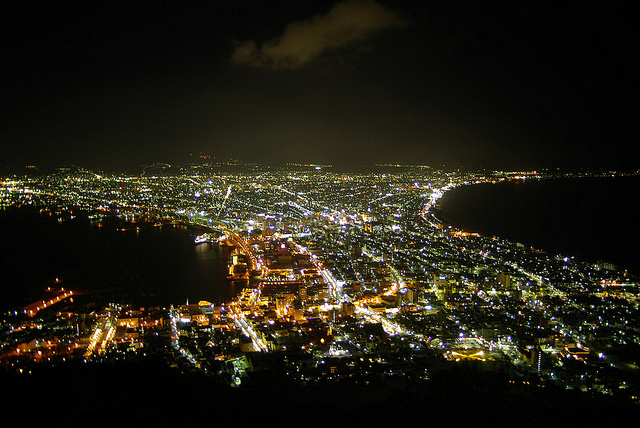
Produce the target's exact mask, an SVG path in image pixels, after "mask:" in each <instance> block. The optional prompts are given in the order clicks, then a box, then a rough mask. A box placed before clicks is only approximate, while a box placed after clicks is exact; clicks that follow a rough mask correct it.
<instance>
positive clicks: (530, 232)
mask: <svg viewBox="0 0 640 428" xmlns="http://www.w3.org/2000/svg"><path fill="white" fill-rule="evenodd" d="M614 179H622V180H640V176H637V175H635V174H634V175H622V176H620V175H618V176H587V177H535V178H527V179H526V180H522V179H510V180H502V181H500V182H495V183H492V182H491V181H484V182H474V183H468V184H467V183H465V184H461V185H458V186H455V187H453V188H449V189H446V190H443V189H442V188H441V189H439V190H440V191H441V192H442V196H441V197H439V198H438V200H437V204H435V205H434V206H433V208H432V210H430V211H429V214H430V215H432V216H433V217H434V218H435V219H437V220H438V221H439V222H440V223H441V224H442V225H446V226H448V227H451V228H454V229H455V230H458V231H461V232H466V233H473V234H478V235H480V236H483V237H492V236H493V237H496V238H500V239H504V240H506V241H509V242H513V243H520V244H523V245H525V246H530V247H532V248H536V249H538V250H542V251H545V252H549V253H553V254H554V255H567V256H569V257H577V258H579V259H580V260H581V261H583V262H585V263H592V264H595V263H598V262H603V261H604V262H607V261H609V262H611V260H608V259H617V260H616V263H613V264H615V265H617V270H620V271H625V270H630V271H631V273H633V274H638V273H640V270H639V269H640V267H639V266H638V265H637V263H636V264H633V263H621V262H620V261H621V259H622V260H623V259H624V257H621V254H624V255H627V256H629V254H630V251H625V250H624V249H621V250H619V251H617V252H615V251H614V252H611V251H609V252H608V253H607V252H597V253H596V252H594V251H593V249H592V248H589V247H588V246H586V245H585V246H583V247H581V248H580V249H581V250H582V251H579V252H577V253H576V254H574V253H573V252H574V251H572V250H571V247H572V245H574V246H576V245H577V242H578V240H577V239H576V242H575V243H573V244H572V245H566V244H567V242H573V240H572V239H571V236H570V234H569V233H568V232H565V233H567V236H565V238H566V239H564V240H563V241H562V242H561V241H560V240H559V239H556V240H555V241H554V240H550V242H548V243H544V242H541V241H540V239H545V237H544V236H543V235H544V234H543V233H540V234H536V233H534V232H535V229H536V227H540V224H535V225H534V223H537V222H538V221H539V219H535V218H534V217H535V216H533V215H531V214H529V215H530V219H533V221H531V222H530V224H528V223H523V220H522V219H521V218H517V219H516V220H517V221H514V222H513V223H511V224H507V225H506V226H505V224H504V223H501V224H499V225H498V226H495V225H494V226H495V227H494V229H493V230H495V232H489V233H488V231H487V229H490V228H492V227H493V226H487V223H489V222H488V221H487V218H486V217H487V216H488V215H489V214H488V210H487V207H486V206H484V207H481V208H482V209H483V210H484V211H483V212H482V213H480V214H479V215H480V217H482V218H481V219H480V220H476V219H475V217H474V216H473V215H472V214H468V212H470V211H472V210H470V209H466V210H465V209H461V206H465V205H469V204H471V203H472V202H471V200H472V199H475V200H476V202H477V199H478V198H479V197H478V195H477V194H475V193H476V192H474V194H472V193H471V191H470V190H468V189H471V188H473V187H476V186H486V189H490V190H491V189H493V187H494V186H499V185H505V186H507V185H510V186H520V185H523V186H527V185H528V184H532V183H536V184H538V183H543V184H542V185H543V186H544V185H546V183H551V182H558V181H560V180H561V181H565V183H571V184H575V183H577V182H578V181H579V180H589V181H590V183H589V185H587V186H584V189H587V188H589V187H590V186H591V187H594V186H596V185H597V187H606V186H604V184H606V183H605V180H614ZM574 187H579V186H574ZM628 187H629V186H628ZM520 189H522V187H521V188H520ZM490 190H488V191H482V192H481V193H490ZM529 190H532V189H527V191H529ZM454 191H457V192H463V193H464V196H467V197H465V198H463V197H460V196H458V198H457V199H459V200H456V201H455V202H454V201H452V199H451V198H452V192H454ZM517 191H518V190H514V191H513V192H517ZM554 191H556V192H557V191H558V190H554ZM585 192H586V191H585ZM521 193H526V191H522V192H521ZM469 196H470V197H469ZM485 196H486V195H485ZM489 196H491V197H495V195H489ZM556 196H557V195H556ZM614 196H617V195H613V196H611V197H614ZM445 197H447V198H448V199H447V200H446V205H447V206H445V204H443V202H445ZM545 197H546V195H545ZM629 199H631V200H634V199H633V198H631V197H630V198H629ZM508 202H509V201H507V199H506V198H504V197H503V201H501V202H499V203H502V204H503V205H505V206H507V208H509V207H511V208H510V209H511V210H512V211H517V210H516V209H515V208H513V207H514V206H517V204H513V205H509V203H508ZM560 202H562V201H560ZM565 202H566V201H565ZM572 202H576V201H572ZM578 202H579V203H583V202H582V201H578ZM483 203H485V204H488V202H486V201H485V202H483ZM547 203H549V204H550V203H551V202H547ZM501 208H504V206H498V207H496V208H495V209H494V211H493V216H494V217H495V218H498V217H500V211H501ZM519 209H520V210H524V208H522V207H519ZM503 211H504V209H503ZM574 211H577V208H576V209H575V210H574ZM465 212H466V213H465ZM570 212H571V210H569V209H568V208H567V207H566V206H565V207H562V206H559V207H558V208H557V209H556V210H555V212H554V213H553V215H550V214H549V213H545V214H546V216H547V217H548V218H547V220H549V222H548V223H547V226H548V228H549V229H553V230H556V231H557V232H558V234H559V233H560V232H563V231H565V229H569V230H570V231H573V233H574V234H576V235H577V234H578V232H577V231H578V230H579V228H578V227H576V226H575V224H576V223H581V225H582V227H583V229H582V236H581V237H580V241H583V240H587V238H585V236H591V235H593V236H594V239H597V238H596V236H599V235H598V234H600V233H601V232H600V230H601V229H603V228H605V225H602V224H597V223H596V222H591V221H589V219H586V218H580V219H572V220H579V221H578V222H571V221H567V222H562V220H561V217H562V216H563V215H565V216H566V215H568V214H569V213H570ZM448 213H453V215H451V214H448ZM461 216H464V217H465V218H464V219H463V221H460V218H459V217H461ZM456 217H458V218H456ZM541 217H542V216H541ZM585 217H586V216H585ZM554 220H555V222H556V224H553V223H554ZM494 221H495V219H494ZM462 223H466V224H462ZM604 223H606V221H604ZM509 228H511V229H512V231H511V233H509ZM501 229H502V230H501ZM596 232H597V233H596ZM515 233H517V234H519V235H521V236H520V237H519V238H518V237H516V238H515V239H514V236H512V235H513V234H515ZM634 235H635V236H636V237H638V235H637V234H631V235H630V238H629V239H631V240H632V237H631V236H634ZM616 236H618V237H620V236H624V235H618V234H616V233H614V232H612V233H611V237H612V239H613V237H616ZM535 238H538V239H537V242H532V241H536V239H535ZM546 238H548V237H546ZM611 242H613V241H611ZM560 245H562V246H563V247H566V250H561V249H560V248H559V247H560ZM629 245H630V244H628V245H626V246H625V248H626V247H628V246H629ZM617 247H621V246H616V245H607V246H604V248H609V249H611V248H617ZM629 257H630V256H629Z"/></svg>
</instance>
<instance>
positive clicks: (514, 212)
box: [432, 175, 640, 274]
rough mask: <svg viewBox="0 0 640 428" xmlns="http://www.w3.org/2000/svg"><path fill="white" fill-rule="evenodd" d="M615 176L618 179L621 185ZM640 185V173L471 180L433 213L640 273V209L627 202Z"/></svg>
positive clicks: (461, 225) (465, 226) (469, 228)
mask: <svg viewBox="0 0 640 428" xmlns="http://www.w3.org/2000/svg"><path fill="white" fill-rule="evenodd" d="M609 180H615V186H614V184H613V181H609ZM621 183H622V184H623V185H621ZM634 183H640V177H638V176H635V175H634V176H619V177H549V178H547V177H541V178H534V179H526V180H505V181H501V182H498V183H493V184H492V183H490V182H482V183H469V184H464V185H460V186H456V187H454V188H451V189H448V190H446V191H443V192H442V197H441V198H439V199H438V203H437V205H436V206H435V207H434V208H435V209H434V212H433V213H432V214H433V215H434V216H435V217H436V218H438V219H440V220H441V221H442V222H443V223H445V224H446V225H447V226H448V225H451V226H452V227H454V228H456V229H459V230H462V231H465V232H471V233H478V234H480V235H482V236H496V237H500V238H502V239H505V240H508V241H512V242H519V243H522V244H524V245H527V246H532V247H534V248H537V249H540V250H543V251H546V252H550V253H554V254H563V255H566V256H570V257H577V258H579V259H580V260H582V261H584V262H588V263H596V262H602V261H604V262H610V263H613V264H615V265H617V266H618V268H619V269H621V270H625V269H627V270H629V271H631V272H632V273H634V274H638V272H640V263H638V262H635V261H634V257H633V246H634V241H637V238H638V237H640V228H638V226H636V225H635V223H636V222H635V218H636V216H637V215H640V209H638V208H635V209H634V208H633V207H630V206H628V205H626V202H627V201H634V200H636V199H637V198H636V197H634V194H635V195H636V196H637V197H640V190H638V186H635V185H634ZM607 188H610V189H615V190H616V191H607ZM619 189H624V191H621V190H619ZM572 192H573V193H572ZM607 207H609V208H607ZM622 231H624V232H622Z"/></svg>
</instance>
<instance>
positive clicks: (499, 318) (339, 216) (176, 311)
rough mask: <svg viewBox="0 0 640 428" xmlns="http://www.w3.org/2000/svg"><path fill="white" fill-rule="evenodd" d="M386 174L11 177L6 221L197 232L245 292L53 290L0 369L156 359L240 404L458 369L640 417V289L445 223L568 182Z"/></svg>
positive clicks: (59, 285) (6, 183) (534, 175)
mask: <svg viewBox="0 0 640 428" xmlns="http://www.w3.org/2000/svg"><path fill="white" fill-rule="evenodd" d="M387 167H389V168H391V170H392V171H395V172H393V173H374V172H369V173H357V174H355V173H338V172H332V168H331V167H330V166H326V165H286V166H283V167H268V166H260V165H243V166H242V167H237V170H236V171H234V172H225V173H222V172H219V171H217V170H216V169H219V166H212V165H211V164H203V165H192V166H191V167H189V168H181V169H180V171H179V172H178V173H176V171H175V170H170V169H169V168H168V166H167V165H151V166H149V167H147V168H146V169H145V171H144V173H142V174H140V175H136V176H129V175H126V176H125V175H118V174H106V173H100V174H97V173H94V172H92V171H88V170H85V169H82V168H75V167H74V168H60V169H59V170H58V171H57V172H55V173H53V174H51V175H42V176H30V177H29V176H23V177H17V176H13V177H5V178H3V179H2V187H1V188H0V197H1V198H2V204H3V206H4V207H5V209H6V208H8V207H15V206H25V205H26V206H35V207H39V208H40V215H41V216H49V217H53V218H57V219H58V221H59V222H69V221H73V220H74V218H78V217H84V218H88V219H90V221H91V224H93V225H94V227H98V228H100V227H106V226H105V224H106V222H104V220H105V219H107V218H110V217H117V218H119V219H120V220H121V222H120V223H119V224H120V225H122V230H123V231H129V230H139V229H140V228H154V227H161V228H172V227H173V228H183V229H185V233H191V234H192V235H193V237H194V244H193V245H203V246H221V247H225V248H227V249H228V251H229V253H228V254H229V257H228V259H229V261H228V276H227V278H228V279H227V280H228V281H234V282H236V283H241V284H242V288H241V291H240V292H239V294H238V295H237V297H236V298H234V299H232V300H231V301H227V302H213V303H212V302H209V301H199V302H186V303H185V302H175V303H174V304H172V305H170V306H169V307H160V306H157V307H146V308H141V307H139V306H135V305H133V304H131V303H127V302H125V301H117V300H114V301H111V302H109V303H105V304H104V306H100V307H97V306H96V302H92V301H89V300H87V299H83V298H82V296H83V294H85V293H84V292H86V290H66V289H65V288H64V281H63V280H62V279H58V278H55V279H53V283H52V284H51V286H49V287H47V289H46V290H44V291H43V292H42V296H44V297H42V298H41V299H39V300H38V301H35V302H32V303H31V304H29V305H26V306H24V307H14V308H9V309H7V310H6V311H5V312H4V315H3V320H2V323H3V340H2V354H1V358H2V369H3V370H4V371H5V372H6V373H11V374H13V375H22V376H27V375H28V374H29V373H31V372H38V370H40V369H41V368H42V367H56V366H60V365H64V364H65V363H66V362H69V361H82V362H84V363H85V364H117V362H119V361H128V360H133V361H138V360H142V361H144V359H145V358H147V357H146V356H148V355H156V356H158V355H161V356H162V357H161V359H162V361H164V364H166V366H167V367H173V368H174V369H175V370H177V371H179V372H182V373H200V374H202V375H203V376H206V377H209V378H211V379H215V381H216V382H217V383H218V384H220V385H226V386H228V387H230V388H243V387H251V386H252V385H255V384H256V382H258V379H261V377H263V376H267V377H270V376H274V377H279V378H281V379H286V382H288V383H290V384H292V385H298V386H303V385H307V386H311V385H319V384H327V383H334V384H344V383H348V384H356V385H357V384H362V385H367V384H369V383H370V382H374V381H379V380H380V379H383V380H384V381H387V382H390V383H394V384H397V385H405V386H407V385H413V386H415V385H421V384H425V385H428V384H429V382H430V381H431V379H432V377H433V376H437V375H438V373H441V372H443V371H446V370H447V369H449V368H450V367H452V365H458V366H460V365H461V364H462V365H465V364H474V365H473V367H475V368H476V370H480V371H481V372H486V373H492V374H493V375H494V376H496V378H498V379H501V381H502V382H504V385H503V386H504V387H505V388H507V387H512V388H516V387H517V388H520V389H522V388H545V387H547V388H548V387H550V385H554V386H556V387H559V388H561V389H563V390H564V389H566V390H575V391H581V392H583V393H584V394H588V395H590V396H591V395H602V396H613V397H616V398H619V399H622V398H624V399H625V400H631V401H636V402H637V401H638V393H639V391H638V387H639V386H640V385H638V384H637V382H635V379H636V378H635V376H634V375H633V373H636V372H637V370H638V366H637V363H638V360H637V355H638V354H637V351H636V349H637V346H638V345H639V344H640V330H639V327H638V317H637V316H638V303H639V301H638V286H639V283H638V281H637V277H635V276H632V275H630V274H628V273H626V272H625V271H619V270H617V269H616V267H615V266H611V265H608V264H606V263H595V264H594V263H584V262H577V261H576V260H574V259H573V258H572V257H566V256H559V255H551V254H547V253H545V252H543V251H540V250H539V249H535V248H531V247H527V246H525V245H523V244H521V243H515V242H508V241H506V240H502V239H500V238H498V237H484V236H481V235H479V234H476V233H468V232H465V231H462V230H459V229H456V228H454V227H452V226H450V225H447V224H445V223H444V222H443V221H442V220H441V219H440V218H439V217H438V211H437V205H438V201H439V199H440V198H441V197H442V196H443V194H444V193H446V192H447V191H448V190H450V189H452V188H455V187H458V186H461V185H468V184H473V183H486V182H499V181H505V180H523V179H526V180H544V179H552V178H557V175H554V174H549V173H540V172H535V171H526V172H525V171H523V172H508V173H507V172H497V171H496V172H491V173H488V172H483V173H478V172H469V173H461V172H444V171H441V170H437V169H432V168H429V167H412V166H402V165H392V166H389V165H387ZM607 175H616V173H607ZM215 286H216V284H211V287H215ZM39 368H40V369H39Z"/></svg>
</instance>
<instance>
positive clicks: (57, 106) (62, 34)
mask: <svg viewBox="0 0 640 428" xmlns="http://www.w3.org/2000/svg"><path fill="white" fill-rule="evenodd" d="M12 3H14V4H13V5H9V6H7V5H4V6H3V7H2V10H1V11H0V20H1V21H0V32H1V37H0V72H1V79H0V88H1V94H0V99H1V104H0V105H1V106H2V116H1V119H0V120H1V127H0V141H1V146H0V147H1V156H0V163H2V164H3V165H16V166H21V165H44V164H47V165H66V164H76V165H79V166H84V167H87V168H91V169H127V168H133V167H135V166H136V165H140V164H148V163H154V162H166V163H171V164H184V163H187V162H190V161H196V160H198V159H199V158H198V157H197V155H198V154H200V153H202V154H207V155H211V156H212V157H215V160H217V161H220V162H222V161H225V160H228V159H230V158H231V159H240V160H243V161H246V162H262V163H282V162H302V163H319V164H334V165H339V164H347V163H351V164H370V163H374V162H401V163H413V164H426V165H431V166H439V165H445V166H447V167H448V166H454V165H457V166H465V167H471V168H481V167H485V168H501V169H515V168H532V169H533V168H536V169H539V168H556V167H560V168H576V167H584V168H606V169H622V168H625V169H628V168H638V167H640V149H639V148H638V144H637V136H638V123H639V120H638V119H639V113H640V111H639V110H640V109H639V107H638V99H639V97H638V95H639V92H640V91H638V76H640V70H639V67H638V65H637V64H636V59H637V58H636V57H637V55H638V52H639V49H638V42H637V39H638V34H636V33H637V30H636V28H637V18H638V17H637V16H634V14H633V13H632V11H631V9H627V7H629V8H630V7H631V6H619V5H615V4H613V3H611V2H599V3H595V2H594V3H590V2H568V3H570V5H567V4H565V5H562V6H558V5H557V4H556V3H567V2H526V3H525V2H519V1H505V2H502V1H493V2H482V1H463V2H456V1H438V2H430V1H424V2H423V1H414V2H412V1H404V2H403V1H396V2H387V1H379V2H373V1H366V0H353V1H350V0H347V1H344V2H339V3H336V2H329V1H313V2H306V1H300V0H295V1H278V2H272V1H242V0H238V1H211V2H202V1H200V2H189V1H184V2H183V1H172V2H170V1H162V2H160V1H158V2H153V1H148V2H109V1H99V2H98V1H96V2H94V1H78V2H70V1H50V2H46V3H45V2H20V1H14V2H12ZM523 3H524V4H523ZM114 5H115V6H114ZM212 160H213V158H212Z"/></svg>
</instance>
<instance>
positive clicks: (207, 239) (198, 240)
mask: <svg viewBox="0 0 640 428" xmlns="http://www.w3.org/2000/svg"><path fill="white" fill-rule="evenodd" d="M207 242H212V239H211V235H209V234H208V233H204V234H202V235H198V236H196V239H195V243H196V245H197V244H204V243H207Z"/></svg>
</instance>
